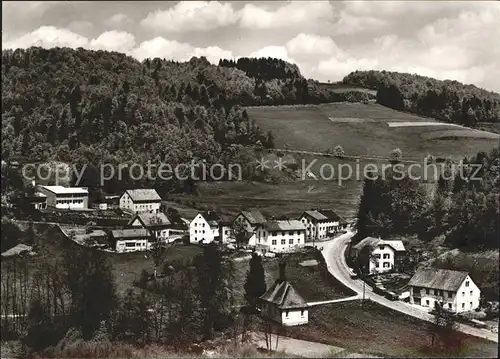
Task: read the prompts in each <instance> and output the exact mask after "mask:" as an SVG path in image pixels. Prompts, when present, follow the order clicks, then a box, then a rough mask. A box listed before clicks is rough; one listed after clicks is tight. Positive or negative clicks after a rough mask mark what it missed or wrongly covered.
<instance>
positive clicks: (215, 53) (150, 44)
mask: <svg viewBox="0 0 500 359" xmlns="http://www.w3.org/2000/svg"><path fill="white" fill-rule="evenodd" d="M133 56H134V57H136V58H137V59H139V60H141V61H142V60H144V59H146V58H154V57H159V58H166V59H171V60H175V61H188V60H189V59H190V58H191V57H193V56H197V57H201V56H205V57H206V58H207V60H208V61H210V62H211V63H218V61H219V59H221V58H232V57H233V54H232V53H231V51H227V50H224V49H221V48H220V47H218V46H208V47H205V48H200V47H194V46H191V45H190V44H187V43H182V42H178V41H175V40H167V39H165V38H163V37H156V38H154V39H152V40H148V41H144V42H142V43H141V44H140V45H139V46H138V47H137V48H135V49H134V51H133Z"/></svg>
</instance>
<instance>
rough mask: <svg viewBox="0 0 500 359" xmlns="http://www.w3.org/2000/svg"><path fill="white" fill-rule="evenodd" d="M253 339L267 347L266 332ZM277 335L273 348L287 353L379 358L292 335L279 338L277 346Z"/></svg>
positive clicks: (323, 356)
mask: <svg viewBox="0 0 500 359" xmlns="http://www.w3.org/2000/svg"><path fill="white" fill-rule="evenodd" d="M252 339H253V341H254V342H255V344H256V345H257V346H258V347H261V348H264V349H266V348H267V347H266V339H265V334H264V333H253V334H252ZM275 340H276V336H275V335H274V334H273V335H272V342H271V345H272V350H276V351H278V352H285V353H287V354H292V355H298V356H301V357H305V358H327V357H330V358H331V357H339V358H377V357H376V356H370V355H366V354H357V353H350V352H348V351H347V350H346V349H344V348H340V347H336V346H333V345H327V344H323V343H317V342H309V341H306V340H300V339H294V338H290V337H282V336H280V337H279V338H278V347H277V348H276V347H275V345H276V344H275Z"/></svg>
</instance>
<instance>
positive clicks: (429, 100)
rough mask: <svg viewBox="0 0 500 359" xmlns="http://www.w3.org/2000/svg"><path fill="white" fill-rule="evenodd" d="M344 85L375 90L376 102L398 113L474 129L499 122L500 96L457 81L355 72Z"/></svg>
mask: <svg viewBox="0 0 500 359" xmlns="http://www.w3.org/2000/svg"><path fill="white" fill-rule="evenodd" d="M343 82H344V84H349V85H355V86H361V87H365V88H370V89H375V90H377V102H378V103H380V104H381V105H384V106H388V107H391V108H393V109H396V110H400V111H408V112H412V113H415V114H418V115H423V116H428V117H433V118H436V119H438V120H441V121H445V122H449V123H456V124H460V125H464V126H468V127H475V126H477V125H478V124H479V123H481V122H490V123H496V124H498V123H499V122H500V94H498V93H496V92H492V91H487V90H484V89H481V88H478V87H476V86H474V85H465V84H462V83H460V82H458V81H451V80H444V81H441V80H436V79H434V78H430V77H425V76H420V75H415V74H408V73H399V72H390V71H373V70H372V71H355V72H352V73H350V74H349V75H347V76H346V77H344V79H343Z"/></svg>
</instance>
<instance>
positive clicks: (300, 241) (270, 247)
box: [256, 220, 306, 253]
mask: <svg viewBox="0 0 500 359" xmlns="http://www.w3.org/2000/svg"><path fill="white" fill-rule="evenodd" d="M305 235H306V227H305V226H304V224H303V223H302V222H301V221H299V220H280V221H268V222H266V223H265V224H264V225H263V226H262V227H258V228H257V231H256V247H257V248H259V249H262V250H263V251H269V252H275V253H281V252H294V251H297V250H300V249H301V248H303V247H304V246H305Z"/></svg>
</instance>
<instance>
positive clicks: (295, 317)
mask: <svg viewBox="0 0 500 359" xmlns="http://www.w3.org/2000/svg"><path fill="white" fill-rule="evenodd" d="M259 301H260V306H261V315H262V316H263V317H265V318H268V319H271V320H273V321H276V322H278V323H280V324H282V325H284V326H294V325H301V324H307V323H308V321H309V305H308V304H307V302H306V301H305V300H304V298H302V297H301V296H300V294H299V293H298V292H297V291H296V290H295V288H294V287H293V286H292V285H291V284H290V282H288V281H287V280H286V277H285V262H281V263H280V276H279V278H278V279H277V280H276V282H274V284H273V285H272V286H271V288H269V289H268V290H267V291H266V292H265V293H264V294H263V295H262V296H261V297H260V298H259Z"/></svg>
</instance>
